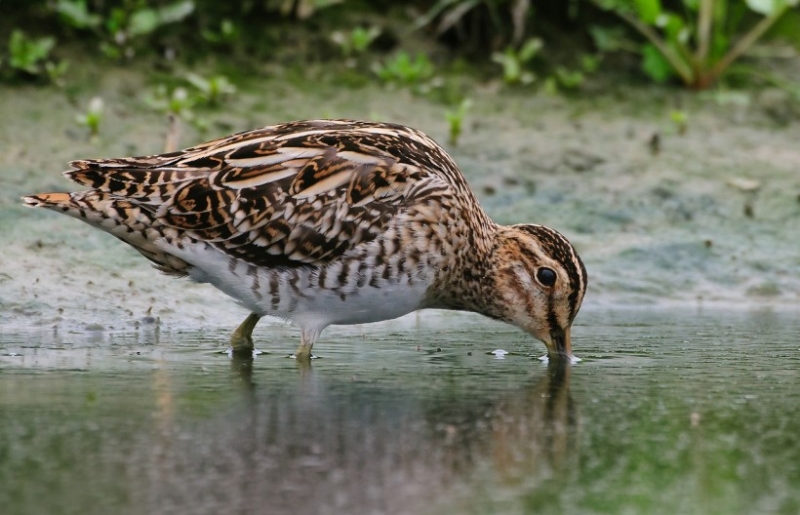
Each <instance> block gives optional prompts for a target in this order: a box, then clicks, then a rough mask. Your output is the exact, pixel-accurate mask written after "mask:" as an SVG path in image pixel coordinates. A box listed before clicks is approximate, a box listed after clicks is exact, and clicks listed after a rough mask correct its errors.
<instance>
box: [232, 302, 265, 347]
mask: <svg viewBox="0 0 800 515" xmlns="http://www.w3.org/2000/svg"><path fill="white" fill-rule="evenodd" d="M260 319H261V315H257V314H255V313H250V314H249V315H247V318H245V319H244V322H242V323H241V324H239V327H237V328H236V330H235V331H233V334H232V335H231V340H230V341H231V349H230V352H231V354H232V355H235V356H244V357H252V356H254V355H256V354H257V353H259V352H258V351H256V350H255V347H254V345H253V329H255V327H256V324H257V323H258V321H259V320H260Z"/></svg>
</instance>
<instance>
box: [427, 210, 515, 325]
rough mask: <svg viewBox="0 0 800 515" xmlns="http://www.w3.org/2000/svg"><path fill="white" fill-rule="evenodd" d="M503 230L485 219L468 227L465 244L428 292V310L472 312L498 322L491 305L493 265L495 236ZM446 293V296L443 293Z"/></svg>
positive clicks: (498, 314)
mask: <svg viewBox="0 0 800 515" xmlns="http://www.w3.org/2000/svg"><path fill="white" fill-rule="evenodd" d="M502 230H503V227H502V226H499V225H497V224H495V223H494V222H493V221H492V220H491V219H489V218H488V216H486V217H485V219H483V220H478V223H477V224H475V225H474V226H473V227H471V229H470V232H469V233H468V234H466V235H465V240H466V242H465V244H464V245H462V246H461V247H460V248H458V249H456V252H454V259H453V261H452V263H451V266H450V267H448V269H447V270H444V271H443V273H442V274H441V276H440V278H438V280H437V283H438V284H435V285H434V287H433V288H432V294H433V295H432V300H433V302H432V304H433V305H431V306H430V307H437V308H442V309H454V310H459V311H472V312H475V313H480V314H482V315H485V316H488V317H491V318H499V317H500V312H499V310H498V307H497V306H495V305H494V302H493V300H492V299H493V298H494V297H495V293H494V291H493V290H494V283H495V278H494V262H493V254H494V251H495V249H496V246H497V238H496V236H497V234H498V232H500V231H502ZM444 292H446V293H444Z"/></svg>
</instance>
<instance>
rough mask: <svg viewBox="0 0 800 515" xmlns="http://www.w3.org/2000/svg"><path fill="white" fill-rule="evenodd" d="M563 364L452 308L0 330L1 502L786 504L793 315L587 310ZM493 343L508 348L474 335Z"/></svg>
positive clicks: (24, 510)
mask: <svg viewBox="0 0 800 515" xmlns="http://www.w3.org/2000/svg"><path fill="white" fill-rule="evenodd" d="M574 333H575V335H574V346H575V349H576V353H577V354H578V355H579V356H581V357H582V358H583V361H582V362H581V363H579V364H577V365H573V366H567V367H561V366H557V365H549V366H548V365H547V364H544V363H542V362H540V361H539V360H538V356H539V355H540V354H541V353H542V351H543V349H544V347H543V346H542V345H541V344H539V343H536V342H533V341H532V340H530V339H529V338H527V337H526V336H525V335H523V334H521V333H519V332H518V331H516V330H514V329H513V328H510V327H507V326H504V325H501V324H497V323H494V322H491V321H488V320H486V319H483V318H480V317H477V316H469V315H455V314H448V313H435V312H434V313H429V314H424V315H422V316H415V315H411V316H409V317H406V318H404V319H401V320H400V321H396V322H390V323H384V324H374V325H369V326H363V327H349V328H330V329H328V330H327V331H326V332H325V333H324V334H323V337H322V338H321V339H320V342H319V344H318V345H317V347H315V352H317V353H318V354H319V355H320V356H321V359H318V360H315V361H314V363H313V364H312V366H311V367H310V368H302V367H298V366H297V364H296V363H295V362H294V361H293V360H291V359H288V358H286V357H285V356H286V354H288V353H289V352H291V351H292V350H293V348H294V345H296V342H297V332H296V330H294V329H293V328H291V327H285V326H282V325H277V324H276V325H269V324H264V325H263V326H260V327H259V329H258V330H257V334H256V336H257V338H258V339H259V340H260V344H259V347H261V348H262V349H264V350H267V351H269V352H270V353H268V354H263V355H260V356H258V357H256V359H255V360H253V361H231V360H230V359H229V358H228V357H227V356H225V355H223V354H219V353H218V351H219V349H221V348H222V347H223V346H224V341H225V338H226V336H227V334H226V333H225V332H223V331H222V329H220V331H219V332H217V333H196V332H182V333H181V332H169V331H164V330H161V331H159V330H158V328H157V327H152V326H147V325H144V326H142V327H141V328H140V330H138V331H127V332H125V331H123V332H118V333H114V332H107V331H95V332H92V331H79V332H72V333H67V334H59V333H58V332H55V333H54V332H53V331H52V330H48V331H46V332H45V331H42V332H29V333H19V332H18V333H14V334H8V333H5V334H0V354H2V356H0V414H1V415H2V416H0V485H2V487H0V506H2V507H3V508H2V513H4V514H8V515H17V514H40V513H48V514H60V513H76V514H77V513H80V514H107V513H119V514H129V513H130V514H139V513H141V514H145V513H148V514H149V513H193V514H205V513H208V514H212V513H213V514H226V513H270V514H281V513H287V514H288V513H293V514H294V513H297V514H304V513H322V514H324V513H332V514H333V513H337V514H338V513H387V514H403V513H408V514H444V513H468V514H471V513H475V514H483V513H509V514H516V513H670V514H673V513H684V514H691V513H698V514H699V513H703V514H713V513H726V514H730V513H787V514H788V513H797V512H800V436H798V435H800V388H799V387H800V378H799V376H800V374H798V369H800V342H799V341H798V335H800V321H798V318H797V316H796V314H795V313H781V312H773V311H754V312H725V311H718V310H715V311H683V310H680V311H676V310H671V311H670V310H667V311H657V310H650V311H600V310H594V311H589V312H586V313H582V314H581V316H580V317H579V324H578V326H577V327H576V328H575V330H574ZM496 349H503V350H506V351H509V352H510V354H508V355H506V356H505V357H504V359H498V358H497V357H495V356H493V355H491V354H489V353H490V352H491V351H494V350H496Z"/></svg>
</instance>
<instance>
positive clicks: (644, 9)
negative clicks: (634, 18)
mask: <svg viewBox="0 0 800 515" xmlns="http://www.w3.org/2000/svg"><path fill="white" fill-rule="evenodd" d="M636 11H637V12H638V14H639V18H641V19H642V21H643V22H645V23H647V24H648V25H654V24H655V23H656V20H657V19H658V17H659V16H660V15H661V13H662V11H661V0H636Z"/></svg>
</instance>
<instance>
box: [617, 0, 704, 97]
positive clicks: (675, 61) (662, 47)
mask: <svg viewBox="0 0 800 515" xmlns="http://www.w3.org/2000/svg"><path fill="white" fill-rule="evenodd" d="M617 14H618V15H619V16H620V17H621V18H622V19H623V20H625V21H627V22H628V23H630V24H631V25H632V26H633V28H635V29H636V30H638V31H639V32H640V33H641V34H642V35H643V36H644V37H645V38H647V40H648V41H650V43H652V44H653V45H655V47H656V48H658V51H659V52H661V54H662V55H663V56H664V57H665V58H666V59H667V61H669V64H671V65H672V67H673V68H674V69H675V72H676V73H677V74H678V75H680V77H681V79H682V80H683V82H684V83H685V84H687V85H691V84H693V83H694V82H695V78H696V77H695V74H694V70H692V68H691V67H690V66H689V65H687V64H686V62H685V61H684V60H683V59H681V57H680V55H678V54H677V53H676V52H675V51H674V50H673V49H672V48H670V46H669V45H667V43H666V42H665V41H664V39H663V38H661V36H659V35H658V33H657V32H656V31H655V30H653V28H652V27H650V26H649V25H646V24H644V23H642V22H641V21H639V20H638V19H636V18H634V17H633V16H631V15H630V14H627V13H624V12H619V11H617Z"/></svg>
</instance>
